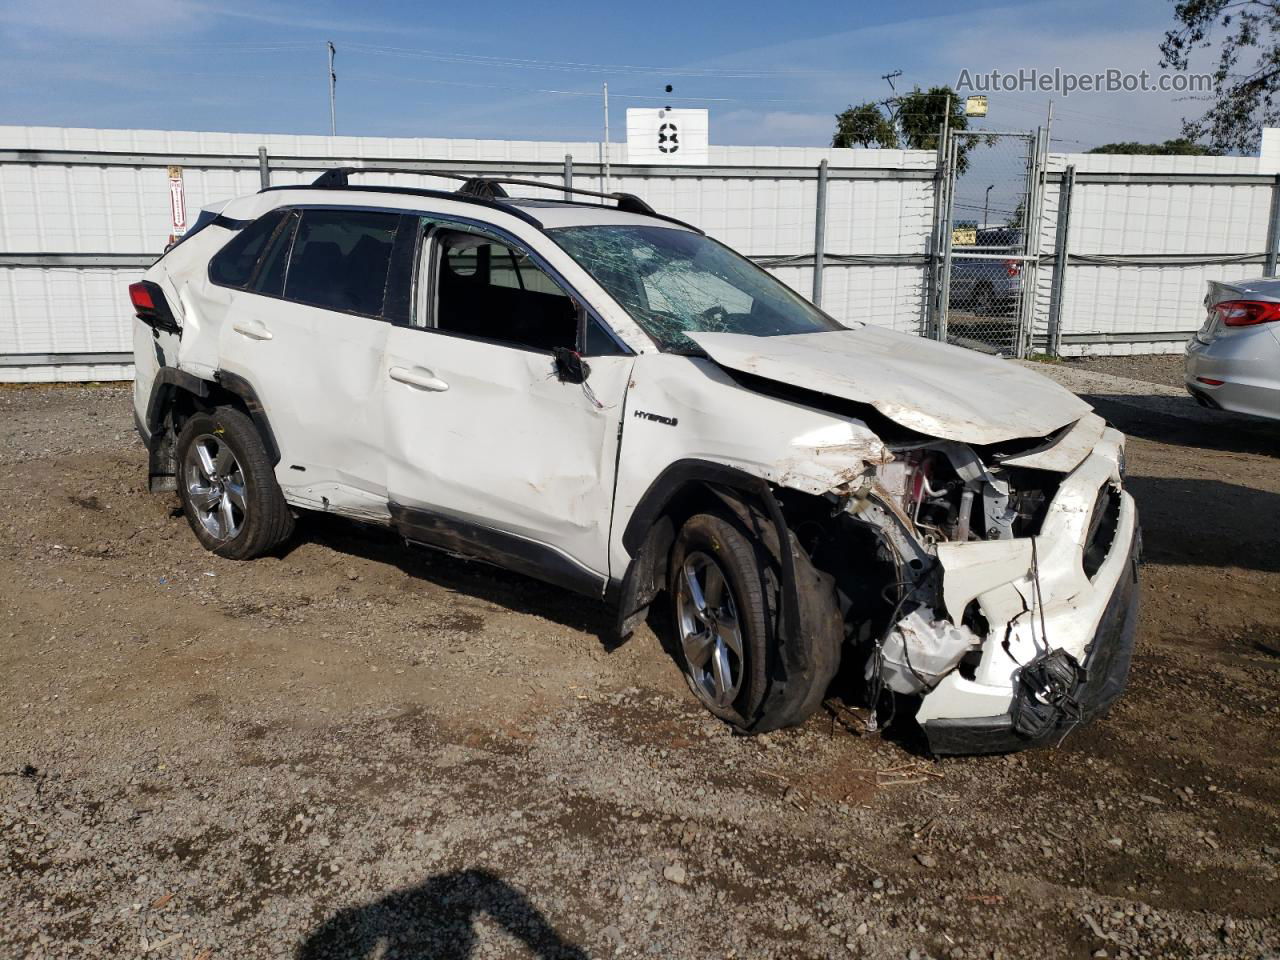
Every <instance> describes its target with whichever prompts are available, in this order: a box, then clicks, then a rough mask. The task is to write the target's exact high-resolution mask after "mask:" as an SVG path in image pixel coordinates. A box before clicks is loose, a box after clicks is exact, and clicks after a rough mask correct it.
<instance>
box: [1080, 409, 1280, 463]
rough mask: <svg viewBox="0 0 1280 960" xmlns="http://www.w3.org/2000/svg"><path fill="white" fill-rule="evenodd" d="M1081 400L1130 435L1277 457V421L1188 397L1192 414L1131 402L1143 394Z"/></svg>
mask: <svg viewBox="0 0 1280 960" xmlns="http://www.w3.org/2000/svg"><path fill="white" fill-rule="evenodd" d="M1083 399H1084V400H1086V401H1087V402H1088V403H1090V404H1092V406H1093V408H1094V409H1095V410H1096V411H1097V412H1098V414H1099V415H1101V416H1103V417H1105V418H1106V419H1107V420H1108V421H1109V422H1110V423H1111V424H1113V425H1114V426H1115V427H1116V428H1117V429H1119V430H1121V431H1123V432H1124V433H1125V434H1127V435H1128V436H1131V437H1141V438H1142V439H1143V440H1151V441H1154V442H1155V443H1168V444H1173V445H1176V446H1180V447H1196V448H1199V449H1206V450H1221V451H1223V452H1226V453H1254V454H1260V455H1262V456H1268V457H1280V421H1273V420H1263V419H1261V418H1260V417H1250V416H1245V415H1244V414H1236V413H1226V412H1223V411H1208V410H1202V409H1201V408H1200V407H1197V406H1195V401H1193V400H1191V398H1190V397H1188V398H1187V401H1186V402H1187V404H1188V405H1189V407H1188V409H1189V412H1190V413H1191V414H1194V415H1195V416H1188V417H1182V416H1175V415H1173V414H1166V413H1160V412H1157V411H1156V410H1148V409H1144V408H1143V407H1142V406H1140V405H1136V404H1135V403H1134V402H1133V401H1135V400H1144V399H1147V398H1145V397H1126V398H1124V400H1117V399H1114V398H1111V397H1105V396H1088V395H1086V396H1084V397H1083ZM1150 399H1151V400H1153V401H1159V402H1161V403H1164V402H1166V398H1164V397H1154V396H1153V397H1151V398H1150ZM1125 401H1129V402H1125Z"/></svg>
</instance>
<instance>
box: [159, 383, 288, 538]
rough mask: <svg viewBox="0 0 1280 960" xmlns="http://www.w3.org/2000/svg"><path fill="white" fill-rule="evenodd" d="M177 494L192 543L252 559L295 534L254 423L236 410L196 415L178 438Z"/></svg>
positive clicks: (216, 410)
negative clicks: (193, 538) (185, 517)
mask: <svg viewBox="0 0 1280 960" xmlns="http://www.w3.org/2000/svg"><path fill="white" fill-rule="evenodd" d="M176 453H177V460H178V495H179V497H180V498H181V499H182V509H183V512H184V513H185V514H186V516H187V522H188V523H190V524H191V529H192V531H193V532H194V533H195V535H196V539H198V540H199V541H200V543H201V544H202V545H203V546H204V548H205V549H206V550H210V551H212V552H213V553H216V554H218V556H220V557H227V558H228V559H230V560H251V559H253V558H254V557H258V556H261V555H262V554H264V553H266V552H267V551H269V550H271V549H273V548H274V547H276V546H279V545H280V544H281V543H283V542H284V541H285V540H287V539H288V538H289V536H290V535H291V534H292V533H293V514H292V513H290V511H289V506H288V504H287V503H285V500H284V494H282V493H281V492H280V485H279V484H278V483H277V482H276V477H275V471H274V470H273V469H272V466H271V461H270V459H269V458H268V457H267V452H266V448H265V447H264V446H263V443H262V439H261V438H260V437H259V436H258V431H257V428H256V427H254V425H253V421H252V420H250V419H249V417H248V416H246V415H245V414H244V413H243V412H241V411H240V410H237V409H236V408H235V407H218V408H216V409H215V410H213V411H212V412H210V413H197V414H195V415H194V416H193V417H191V418H190V419H189V420H188V421H187V422H186V423H185V424H184V425H183V427H182V432H181V433H179V434H178V443H177V450H176Z"/></svg>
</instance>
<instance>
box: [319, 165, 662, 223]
mask: <svg viewBox="0 0 1280 960" xmlns="http://www.w3.org/2000/svg"><path fill="white" fill-rule="evenodd" d="M353 173H411V174H414V175H416V176H424V177H447V178H448V179H450V180H461V181H463V183H462V186H460V187H459V188H458V190H457V192H458V193H462V194H466V195H468V196H472V197H484V198H485V199H488V200H502V199H506V198H507V197H509V196H510V195H509V194H508V193H507V191H506V190H504V189H503V188H502V184H504V183H505V184H510V185H512V186H518V187H541V188H542V189H544V190H555V191H557V192H559V193H577V194H581V195H583V196H585V197H599V198H601V199H602V200H613V201H615V202H616V203H617V205H618V209H619V210H622V211H623V212H625V213H639V214H645V215H648V216H659V214H658V212H657V211H656V210H654V209H653V207H651V206H649V204H647V203H645V202H644V201H643V200H641V199H640V198H639V197H637V196H636V195H635V194H634V193H602V192H601V191H599V190H584V189H582V188H581V187H566V186H562V185H560V184H558V183H547V182H545V181H542V180H520V179H518V178H514V177H477V176H475V175H474V174H469V173H448V172H446V171H442V170H409V169H405V168H404V167H334V168H333V169H332V170H326V171H325V172H324V173H322V174H320V176H318V177H316V179H315V181H314V182H313V183H312V184H311V186H313V187H316V188H318V189H321V190H341V189H343V188H344V187H348V186H350V181H349V179H348V178H349V177H350V176H351V174H353Z"/></svg>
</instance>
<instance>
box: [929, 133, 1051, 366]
mask: <svg viewBox="0 0 1280 960" xmlns="http://www.w3.org/2000/svg"><path fill="white" fill-rule="evenodd" d="M1038 147H1039V138H1038V137H1037V136H1036V135H1035V134H1029V133H971V132H968V131H958V132H953V133H952V134H951V136H950V138H949V141H948V143H947V149H946V156H945V158H944V162H945V175H944V183H945V184H946V187H945V189H946V190H947V197H946V202H947V216H946V220H945V222H944V226H943V236H942V244H943V251H944V256H943V264H942V272H943V297H944V302H945V304H946V311H945V314H944V322H943V324H942V330H943V333H944V335H945V337H946V338H947V340H949V341H950V342H952V343H958V344H961V345H963V346H968V347H973V348H975V349H980V350H985V351H988V352H993V353H1002V354H1017V353H1019V352H1020V345H1021V344H1022V343H1023V340H1024V331H1025V330H1026V329H1027V326H1028V324H1027V315H1028V311H1029V310H1030V309H1031V308H1032V306H1033V303H1032V301H1031V299H1030V297H1028V295H1027V294H1028V290H1029V289H1033V285H1034V282H1035V281H1034V271H1035V263H1034V260H1035V257H1034V253H1033V250H1032V246H1031V243H1030V242H1029V241H1031V240H1032V238H1033V237H1034V233H1035V225H1036V223H1037V222H1038V209H1037V198H1036V178H1035V171H1036V158H1037V150H1038Z"/></svg>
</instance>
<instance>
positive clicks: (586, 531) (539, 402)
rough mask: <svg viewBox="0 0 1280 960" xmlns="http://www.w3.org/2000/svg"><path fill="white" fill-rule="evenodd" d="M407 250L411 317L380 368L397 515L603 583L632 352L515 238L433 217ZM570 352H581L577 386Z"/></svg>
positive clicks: (458, 540) (496, 553)
mask: <svg viewBox="0 0 1280 960" xmlns="http://www.w3.org/2000/svg"><path fill="white" fill-rule="evenodd" d="M422 250H423V255H422V266H421V272H420V283H419V291H420V292H419V297H418V310H417V315H416V317H415V322H414V324H413V325H410V326H397V327H393V328H391V330H390V332H389V333H388V337H387V350H386V359H385V362H384V364H383V378H384V389H385V398H386V399H385V405H386V418H385V445H386V454H387V486H388V490H389V495H390V500H391V512H392V515H393V517H394V518H395V520H396V522H397V525H398V526H399V527H400V529H401V531H402V532H403V533H404V535H405V536H406V537H408V538H409V539H411V540H421V541H423V542H427V543H431V544H434V545H436V546H442V547H445V548H447V549H451V550H454V551H455V552H458V553H461V554H464V555H470V556H478V557H481V558H484V559H490V560H493V561H495V562H498V563H500V564H502V565H503V566H506V567H508V568H512V569H516V570H520V571H522V572H525V573H528V574H530V575H533V576H537V577H540V578H541V579H544V580H548V581H551V582H556V583H560V584H562V585H564V586H568V587H571V588H574V589H578V590H580V591H582V592H586V593H598V592H600V591H602V590H603V587H604V585H605V583H606V582H607V578H608V575H609V569H608V543H609V524H610V518H611V512H612V505H613V485H614V472H615V466H616V461H617V449H618V433H619V424H620V419H621V415H622V404H623V399H624V396H625V393H626V387H627V382H628V377H629V375H630V371H631V365H632V362H633V358H632V357H631V356H630V355H629V352H628V351H627V350H626V349H625V348H624V347H619V346H617V345H615V344H614V343H613V341H612V340H611V338H610V337H609V335H608V334H607V333H606V332H604V331H603V330H602V328H601V327H600V326H599V321H598V320H596V319H595V318H594V317H592V316H591V315H590V314H589V312H587V311H585V310H583V309H582V308H581V307H580V306H579V304H578V303H577V302H576V301H575V300H574V299H573V298H572V297H571V296H569V295H568V293H567V292H566V291H565V290H564V289H563V287H562V286H561V285H560V284H559V283H558V282H557V281H556V280H554V279H553V278H552V277H551V276H550V275H549V274H548V273H547V272H546V271H545V270H544V269H543V268H542V266H541V265H540V262H539V261H538V260H537V259H536V258H535V257H533V256H531V255H530V254H529V253H528V252H527V251H525V250H523V249H521V248H520V247H519V246H518V245H517V244H515V243H513V242H505V243H504V242H500V241H499V240H498V239H496V238H494V237H489V236H486V235H483V234H480V233H477V232H474V231H471V230H469V229H467V228H464V227H460V226H459V227H457V228H453V227H450V226H448V225H439V224H437V225H436V226H434V227H432V229H431V230H430V232H429V233H428V235H427V237H426V240H425V242H424V244H423V246H422ZM587 345H591V349H586V350H585V351H584V347H585V346H587ZM557 348H559V349H560V351H561V356H560V358H559V361H557V357H556V352H557ZM571 352H576V353H578V354H581V353H582V352H585V353H587V354H588V356H586V357H585V358H583V359H584V361H585V363H586V365H587V367H589V373H588V374H587V376H586V379H585V380H584V381H583V382H581V383H577V382H572V381H573V380H575V379H577V377H576V376H574V375H573V372H572V367H573V356H572V353H571Z"/></svg>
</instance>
